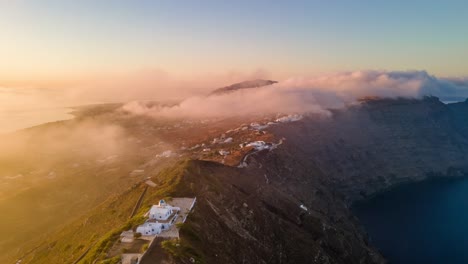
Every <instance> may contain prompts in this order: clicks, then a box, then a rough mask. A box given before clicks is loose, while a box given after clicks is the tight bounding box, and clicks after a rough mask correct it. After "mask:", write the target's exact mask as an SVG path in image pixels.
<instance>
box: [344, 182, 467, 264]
mask: <svg viewBox="0 0 468 264" xmlns="http://www.w3.org/2000/svg"><path fill="white" fill-rule="evenodd" d="M353 211H354V213H355V214H356V215H357V217H358V218H359V220H360V222H361V223H362V225H363V227H364V228H365V230H366V231H367V233H368V235H369V236H370V240H371V243H372V244H373V245H375V246H376V247H377V248H378V249H379V250H380V251H381V252H382V254H383V255H384V256H385V257H386V258H387V259H388V260H389V262H390V263H395V264H410V263H411V264H415V263H434V264H435V263H437V264H439V263H450V264H461V263H468V178H456V179H431V180H427V181H424V182H419V183H411V184H406V185H402V186H399V187H396V188H394V189H392V190H389V191H386V192H384V193H381V194H379V195H377V196H375V197H373V198H371V199H368V200H366V201H362V202H358V203H357V204H355V205H354V206H353Z"/></svg>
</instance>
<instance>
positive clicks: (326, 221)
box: [0, 97, 468, 263]
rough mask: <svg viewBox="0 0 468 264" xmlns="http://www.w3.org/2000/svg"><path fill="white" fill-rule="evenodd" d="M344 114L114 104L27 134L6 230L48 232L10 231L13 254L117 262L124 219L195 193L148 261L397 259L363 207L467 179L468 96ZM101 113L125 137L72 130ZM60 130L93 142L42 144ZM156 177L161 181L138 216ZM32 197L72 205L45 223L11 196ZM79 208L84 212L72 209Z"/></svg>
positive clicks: (6, 182) (103, 123) (382, 103)
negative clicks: (376, 198)
mask: <svg viewBox="0 0 468 264" xmlns="http://www.w3.org/2000/svg"><path fill="white" fill-rule="evenodd" d="M330 111H331V112H332V114H331V115H330V116H322V115H317V114H315V115H313V114H294V113H292V114H291V113H278V114H275V115H255V116H248V117H230V118H212V119H206V120H191V119H170V120H169V119H164V118H159V119H158V118H154V117H149V116H135V115H132V114H130V113H127V112H126V111H124V110H123V109H122V105H121V104H111V105H101V106H90V107H86V108H82V109H77V111H76V112H75V115H76V116H77V118H75V119H74V120H70V121H64V122H57V123H53V124H48V125H45V126H40V127H37V128H32V129H29V130H26V131H23V132H21V136H22V137H21V138H23V137H26V138H27V140H26V141H25V142H28V144H26V146H23V145H21V147H18V148H19V149H17V150H16V152H15V155H20V156H21V155H23V157H25V159H24V162H26V163H24V162H23V164H16V163H14V162H12V161H11V159H12V156H7V157H2V159H1V160H0V161H1V162H2V164H4V165H8V166H3V167H2V171H1V173H2V177H1V181H0V184H2V186H3V187H2V190H3V193H1V194H2V196H1V197H0V198H1V199H0V207H1V208H2V210H3V211H7V212H8V215H9V217H8V219H4V220H3V221H4V222H5V223H4V224H3V225H2V226H3V227H2V228H3V229H2V232H4V233H5V234H6V233H8V230H15V229H18V228H19V226H18V224H17V223H19V224H21V226H26V227H27V228H26V229H25V230H24V233H23V237H20V238H21V239H24V238H25V237H27V236H28V234H31V232H32V233H34V230H36V229H37V228H42V229H41V230H42V231H43V232H41V236H39V237H35V239H31V240H30V241H29V242H23V243H21V239H20V238H18V239H16V240H15V239H14V238H8V239H4V240H3V241H0V242H2V243H0V246H2V247H3V250H4V252H8V254H6V253H5V255H4V256H0V257H3V259H4V260H7V262H8V261H13V260H14V259H21V260H22V263H63V261H64V259H73V260H76V259H77V258H78V257H79V256H80V255H83V254H84V256H85V257H84V258H82V259H81V262H80V263H117V262H112V261H118V260H116V258H113V259H112V260H111V259H108V258H109V253H108V251H109V249H110V248H111V247H112V245H113V244H115V243H117V242H118V241H117V240H118V238H117V237H115V235H116V234H118V232H119V231H120V232H121V230H123V229H122V228H124V227H125V228H129V227H130V228H131V227H134V226H135V225H136V224H137V223H138V221H140V220H141V219H140V218H139V217H141V216H142V215H143V214H144V213H145V212H146V210H147V209H148V207H149V206H151V204H152V203H154V202H155V201H157V200H158V199H160V198H163V197H184V196H189V197H197V203H196V205H195V207H194V211H193V213H191V215H190V217H189V218H188V221H187V222H186V223H185V224H184V225H183V226H181V227H180V234H181V238H180V241H172V242H171V243H174V244H173V246H171V245H172V244H164V245H163V244H162V243H159V244H158V243H156V244H157V245H156V246H154V248H150V249H149V250H150V251H152V252H157V254H156V256H154V255H152V254H148V256H149V257H150V258H147V259H144V260H143V261H142V263H193V262H197V263H385V258H384V256H382V255H381V254H380V253H379V252H378V249H376V248H374V247H373V246H372V245H371V243H370V242H369V241H368V240H367V236H366V233H365V230H363V229H362V228H361V226H360V224H359V221H358V219H356V218H355V217H354V216H353V214H352V211H351V210H350V206H351V205H352V203H353V202H355V201H357V200H359V199H365V198H367V197H369V196H371V195H373V194H375V193H376V192H379V191H383V190H385V189H387V188H391V187H392V186H395V185H397V184H401V183H405V182H411V181H420V180H423V179H425V178H427V177H442V176H449V177H456V176H464V175H465V174H466V172H467V169H468V160H467V159H466V154H467V152H468V120H466V118H465V117H466V116H467V114H468V103H467V102H462V103H455V104H448V105H447V104H444V103H442V102H440V101H439V100H438V99H437V98H434V97H426V98H424V99H421V100H416V99H403V98H401V99H383V98H377V97H375V98H374V97H368V98H364V99H363V100H361V101H360V102H359V103H358V104H354V105H350V106H348V107H347V108H345V109H335V110H330ZM90 122H91V123H92V124H93V126H92V128H93V129H97V130H99V131H108V130H109V131H110V132H112V133H110V132H109V133H108V135H110V136H112V138H113V141H111V142H110V145H111V146H118V148H114V147H113V148H110V149H107V147H106V148H105V147H104V146H107V144H105V143H106V140H104V138H101V137H98V138H97V139H96V138H94V137H93V138H90V139H88V138H86V137H82V136H83V134H79V135H78V136H74V137H71V138H68V137H66V136H65V135H68V134H67V133H69V131H76V130H77V128H82V127H83V124H86V126H85V127H86V128H87V129H89V123H90ZM108 125H109V126H110V125H112V129H109V128H108V127H107V126H108ZM94 126H97V127H96V128H95V127H94ZM114 126H117V128H115V127H114ZM103 128H106V129H105V130H102V129H103ZM63 129H65V131H62V130H63ZM54 131H59V132H60V133H58V134H57V135H58V136H60V137H61V138H62V140H63V141H67V140H70V139H71V140H72V141H76V140H78V141H79V142H77V143H75V144H73V145H72V147H73V148H70V146H69V145H66V146H65V147H64V146H62V145H59V146H55V145H54V147H53V148H52V147H50V146H48V147H44V145H41V144H39V143H37V142H48V141H47V140H50V138H49V136H50V135H51V133H52V132H54ZM67 131H68V132H67ZM86 131H88V130H86ZM116 131H117V132H118V133H117V132H116ZM54 133H57V132H54ZM84 134H85V135H87V134H86V133H84ZM54 135H55V134H54ZM106 135H107V134H106ZM110 136H106V138H109V137H110ZM10 141H11V140H10ZM22 142H24V140H23V141H22ZM92 145H97V146H98V147H97V148H96V149H94V148H91V147H90V146H92ZM70 149H72V151H71V152H67V151H68V150H70ZM91 149H92V150H93V152H92V153H93V155H92V156H90V155H89V151H90V150H91ZM62 151H65V152H62ZM24 153H27V155H26V156H24ZM44 153H55V154H54V155H59V156H60V155H62V156H60V157H57V156H54V155H49V156H44ZM63 153H66V155H65V154H63ZM85 153H86V154H85ZM38 160H39V161H41V162H39V163H38ZM44 162H46V163H44ZM24 164H27V165H28V166H24ZM44 164H47V168H45V167H44ZM19 168H21V170H20V169H19ZM39 168H42V169H41V170H39ZM70 168H72V169H70ZM12 175H13V176H12ZM15 175H16V176H15ZM18 175H21V176H18ZM147 178H151V179H152V181H154V182H155V183H156V187H152V188H150V190H149V191H148V194H147V195H146V196H145V199H144V200H143V205H142V207H141V209H140V210H139V211H138V212H137V214H136V215H135V216H134V217H133V216H131V217H130V219H128V216H129V214H130V211H131V210H132V208H133V204H134V202H136V200H137V199H138V197H139V196H140V193H141V192H142V191H143V189H144V188H145V187H144V184H143V181H144V180H146V179H147ZM78 179H79V180H78ZM96 183H99V184H96ZM88 185H89V186H88ZM91 186H93V188H91ZM106 186H107V187H109V188H110V189H109V188H106ZM129 186H131V187H130V188H129ZM15 190H16V191H17V192H18V193H16V194H14V191H15ZM18 190H20V191H18ZM102 190H106V191H105V192H102ZM38 193H47V195H45V196H40V195H38ZM18 197H22V198H21V201H22V203H23V204H24V206H29V207H30V208H33V209H34V210H35V211H34V212H36V213H37V214H38V215H39V216H41V215H45V214H48V215H50V214H51V213H52V212H59V213H55V216H56V218H58V219H60V221H58V220H57V219H56V220H55V222H54V223H55V224H54V225H53V226H50V224H49V225H48V223H51V220H50V219H49V220H48V221H45V220H44V221H42V222H41V221H39V223H40V225H36V224H37V223H36V222H37V221H31V219H30V218H27V217H25V216H24V213H22V212H23V211H18V210H16V209H14V208H13V207H11V206H9V203H10V202H11V201H13V199H18ZM76 197H81V198H80V199H77V198H76ZM58 200H60V201H61V202H60V203H57V202H54V201H58ZM70 205H72V206H73V208H75V209H76V211H71V212H70V210H69V209H67V210H65V208H69V206H70ZM37 208H40V210H39V209H37ZM78 209H79V210H78ZM65 215H67V216H68V217H67V218H65ZM41 217H42V216H41ZM18 219H21V221H20V222H18ZM28 219H29V220H28ZM45 227H47V228H45ZM23 241H24V240H23ZM12 245H14V246H12ZM20 245H21V246H20ZM176 245H178V246H176Z"/></svg>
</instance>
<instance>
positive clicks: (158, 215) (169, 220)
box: [136, 200, 180, 236]
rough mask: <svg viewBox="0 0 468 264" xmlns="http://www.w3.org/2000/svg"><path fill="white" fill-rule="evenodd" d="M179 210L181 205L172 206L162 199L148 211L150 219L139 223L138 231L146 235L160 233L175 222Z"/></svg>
mask: <svg viewBox="0 0 468 264" xmlns="http://www.w3.org/2000/svg"><path fill="white" fill-rule="evenodd" d="M179 211H180V208H179V207H173V206H170V205H168V204H167V203H166V201H164V200H160V201H159V204H158V205H153V206H152V207H151V209H150V210H149V212H148V220H147V221H146V222H145V223H144V224H142V225H139V226H138V227H137V229H136V232H137V233H141V234H142V235H144V236H151V235H157V234H160V233H161V232H162V231H164V230H168V229H169V228H170V227H171V225H172V224H174V222H175V220H176V219H177V216H178V214H179Z"/></svg>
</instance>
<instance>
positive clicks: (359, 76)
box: [123, 71, 468, 118]
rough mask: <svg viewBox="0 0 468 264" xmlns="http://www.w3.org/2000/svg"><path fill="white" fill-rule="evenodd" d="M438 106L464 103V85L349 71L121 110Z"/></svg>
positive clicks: (421, 74)
mask: <svg viewBox="0 0 468 264" xmlns="http://www.w3.org/2000/svg"><path fill="white" fill-rule="evenodd" d="M428 95H432V96H437V97H439V98H440V99H441V100H442V101H457V100H458V101H462V100H465V98H467V97H468V80H467V79H441V78H437V77H435V76H432V75H429V74H428V73H427V72H425V71H355V72H340V73H333V74H328V75H321V76H315V77H308V78H306V77H298V78H290V79H287V80H284V81H281V82H279V83H277V84H274V85H271V86H267V87H263V88H258V89H246V90H241V91H237V92H234V93H228V94H223V95H218V96H194V97H190V98H188V99H185V100H183V101H182V102H181V103H179V104H177V105H174V106H161V105H149V104H147V103H144V102H138V101H134V102H130V103H127V104H126V105H124V106H123V110H124V111H127V112H130V113H134V114H139V115H150V116H158V117H192V118H200V117H216V116H235V115H247V114H268V113H278V112H284V113H290V112H296V113H303V112H311V113H321V114H327V113H328V110H327V109H330V108H340V107H344V106H345V105H347V104H351V103H354V102H355V101H356V100H357V99H359V98H361V97H365V96H378V97H385V98H398V97H405V98H422V97H423V96H428Z"/></svg>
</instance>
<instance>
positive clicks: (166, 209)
mask: <svg viewBox="0 0 468 264" xmlns="http://www.w3.org/2000/svg"><path fill="white" fill-rule="evenodd" d="M179 210H180V208H179V207H172V206H170V205H168V204H167V203H166V201H164V200H160V201H159V204H158V205H153V206H151V209H150V211H149V219H155V220H167V219H168V218H169V217H170V216H171V215H172V214H173V213H174V212H178V211H179Z"/></svg>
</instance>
